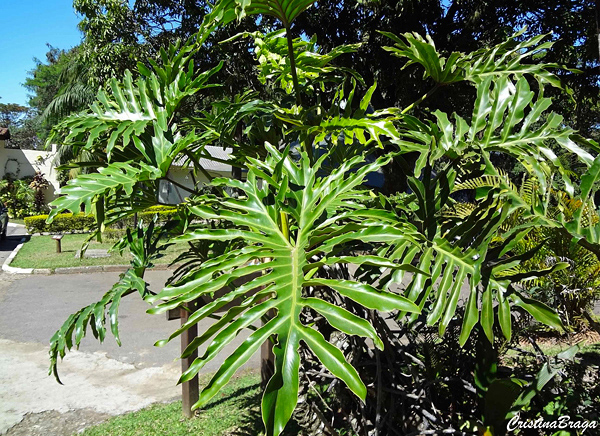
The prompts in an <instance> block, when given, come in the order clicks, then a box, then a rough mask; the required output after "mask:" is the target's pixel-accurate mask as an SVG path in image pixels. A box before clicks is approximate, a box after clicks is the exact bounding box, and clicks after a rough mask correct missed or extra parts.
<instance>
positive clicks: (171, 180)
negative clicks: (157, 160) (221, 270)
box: [165, 176, 196, 194]
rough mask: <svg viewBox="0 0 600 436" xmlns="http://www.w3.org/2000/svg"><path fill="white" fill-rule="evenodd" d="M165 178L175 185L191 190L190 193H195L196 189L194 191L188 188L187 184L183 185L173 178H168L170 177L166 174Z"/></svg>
mask: <svg viewBox="0 0 600 436" xmlns="http://www.w3.org/2000/svg"><path fill="white" fill-rule="evenodd" d="M165 180H166V181H168V182H171V183H172V184H174V185H175V186H177V187H178V188H181V189H183V190H184V191H187V192H189V193H190V194H193V193H194V192H196V191H194V190H192V189H190V188H188V187H187V186H184V185H182V184H181V183H178V182H176V181H175V180H173V179H170V178H168V177H166V176H165Z"/></svg>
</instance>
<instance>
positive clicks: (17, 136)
mask: <svg viewBox="0 0 600 436" xmlns="http://www.w3.org/2000/svg"><path fill="white" fill-rule="evenodd" d="M0 127H8V128H9V129H10V135H11V138H10V140H9V141H8V142H7V144H6V147H7V148H22V149H37V148H39V147H40V146H41V144H42V142H41V141H40V138H39V137H38V134H37V132H38V130H39V125H38V120H37V118H36V116H35V113H34V111H33V110H32V109H31V108H29V107H27V106H21V105H20V104H16V103H0Z"/></svg>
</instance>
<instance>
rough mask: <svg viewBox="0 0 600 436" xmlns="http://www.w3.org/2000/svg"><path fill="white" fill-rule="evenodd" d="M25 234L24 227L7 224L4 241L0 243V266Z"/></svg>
mask: <svg viewBox="0 0 600 436" xmlns="http://www.w3.org/2000/svg"><path fill="white" fill-rule="evenodd" d="M25 234H26V232H25V227H23V226H18V225H16V224H13V223H9V224H8V228H7V229H6V240H5V241H2V242H0V266H2V264H3V263H4V261H5V260H6V258H7V257H8V256H9V255H10V253H11V252H12V251H13V250H14V249H15V247H16V246H17V245H19V244H20V243H21V239H23V236H24V235H25Z"/></svg>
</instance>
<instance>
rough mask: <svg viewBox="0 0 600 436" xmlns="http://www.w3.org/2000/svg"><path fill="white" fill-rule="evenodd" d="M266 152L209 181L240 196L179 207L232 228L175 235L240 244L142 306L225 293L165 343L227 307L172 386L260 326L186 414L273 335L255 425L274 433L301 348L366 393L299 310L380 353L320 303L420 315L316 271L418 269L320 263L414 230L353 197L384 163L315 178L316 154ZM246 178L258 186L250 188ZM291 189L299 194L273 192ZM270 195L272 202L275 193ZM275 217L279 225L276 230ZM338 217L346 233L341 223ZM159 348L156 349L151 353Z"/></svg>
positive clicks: (352, 318)
mask: <svg viewBox="0 0 600 436" xmlns="http://www.w3.org/2000/svg"><path fill="white" fill-rule="evenodd" d="M267 149H268V151H269V157H268V159H267V160H265V161H260V160H256V159H253V160H252V164H251V165H250V168H249V170H248V177H247V181H246V182H241V181H237V180H230V179H218V180H215V181H214V182H213V183H214V184H215V185H218V186H226V187H230V188H235V189H237V190H238V192H240V193H241V195H239V196H238V197H236V198H233V197H228V196H224V197H220V198H217V197H214V196H208V195H207V196H201V197H197V198H194V199H191V200H190V207H189V209H190V211H191V212H192V213H194V214H195V215H197V216H198V217H199V218H201V219H203V220H211V221H221V220H223V221H226V222H229V223H230V224H231V225H232V226H233V227H230V228H221V229H213V228H199V229H190V231H189V232H188V233H187V234H186V235H184V236H183V237H182V238H181V239H184V240H187V241H190V240H194V239H197V240H201V239H204V240H214V241H224V240H238V241H241V243H242V244H243V248H240V250H238V251H235V252H230V253H227V254H225V255H222V256H219V257H216V258H214V259H209V260H207V261H206V262H204V263H203V264H201V265H200V266H198V267H197V268H195V269H194V270H192V271H191V272H189V273H188V274H186V275H185V276H184V277H183V278H181V279H180V280H179V281H177V282H175V283H173V284H172V285H170V286H169V287H167V288H165V289H164V290H163V291H162V292H161V293H159V294H158V295H157V296H155V297H153V298H152V300H154V301H157V302H158V305H157V306H156V307H154V308H153V309H151V310H150V311H151V312H152V313H157V312H161V311H166V310H168V309H170V308H173V307H177V306H178V305H180V304H183V303H185V302H190V301H193V300H195V299H197V298H199V297H202V296H209V295H210V294H212V293H214V292H216V291H218V290H220V289H228V292H226V294H225V295H224V296H222V297H218V298H214V299H213V300H212V301H211V302H210V303H209V304H208V305H206V306H204V307H202V308H201V309H199V310H198V311H197V312H195V313H193V314H192V315H191V316H190V319H189V320H188V322H187V323H186V324H185V325H183V326H182V327H181V329H179V330H177V331H176V332H175V333H174V334H173V335H171V337H170V338H169V340H171V339H173V338H175V337H176V336H178V335H179V334H181V332H182V331H183V330H185V329H187V328H189V327H191V326H192V325H194V324H195V323H197V322H198V321H199V320H200V319H203V318H205V317H207V316H210V315H212V314H214V313H215V312H216V311H217V310H219V309H220V308H221V307H223V305H224V304H227V303H230V302H234V306H233V307H231V308H230V309H229V310H228V311H227V312H226V313H225V314H224V315H222V316H220V319H219V321H217V322H215V324H213V326H212V327H210V328H209V329H208V330H207V331H206V332H203V333H201V334H200V336H199V337H198V338H196V340H194V341H193V343H192V344H191V345H190V346H189V347H188V349H186V350H185V355H189V354H191V352H192V351H194V350H195V349H197V348H198V347H199V346H200V345H201V344H203V343H205V342H207V343H208V347H207V349H206V351H205V352H204V354H203V355H201V356H200V357H198V358H197V359H196V360H195V361H194V362H193V364H192V365H191V366H190V368H189V369H188V370H187V371H186V372H185V373H184V374H183V375H182V379H181V380H182V381H185V380H189V379H191V378H192V377H194V376H195V375H196V374H197V373H198V371H199V370H200V369H201V368H202V367H203V366H204V365H205V364H206V363H207V362H209V361H210V360H212V359H213V358H215V357H216V356H217V355H218V354H219V353H220V352H221V351H222V350H223V348H224V347H225V346H226V345H227V344H229V343H230V342H231V341H232V340H233V339H234V338H235V337H236V336H237V335H238V333H239V332H240V331H241V330H242V329H245V328H247V327H251V326H254V325H256V323H257V322H258V321H260V320H261V319H263V320H264V319H267V320H268V321H267V322H266V323H264V324H263V325H262V326H260V327H258V328H256V329H255V330H254V331H253V333H252V334H250V336H249V337H248V339H246V341H244V342H243V343H242V345H241V346H239V347H238V348H237V349H236V350H235V351H234V352H233V353H232V354H231V355H230V356H229V357H228V358H227V359H226V360H225V362H224V363H223V365H221V367H220V369H219V370H218V371H217V373H216V374H215V376H214V377H213V379H212V380H211V381H210V383H209V384H208V386H207V387H206V388H205V389H204V390H203V392H202V393H201V395H200V400H199V401H198V403H197V404H196V405H195V406H194V407H201V406H202V405H204V404H206V403H207V402H208V401H209V400H210V399H211V398H212V397H213V396H214V395H216V393H217V392H218V391H219V389H220V388H221V387H223V386H224V385H225V384H226V383H227V382H228V381H229V379H230V378H231V376H232V375H233V374H234V373H235V371H236V370H237V369H238V368H239V367H240V366H241V365H243V364H244V363H245V362H246V361H247V360H248V359H249V358H250V356H251V355H252V354H253V353H254V352H256V351H257V350H258V349H259V348H260V346H261V344H262V343H263V342H265V341H267V340H269V338H271V337H273V338H275V345H274V347H273V351H274V353H275V373H274V375H273V378H272V379H271V380H270V382H269V383H268V385H267V388H266V391H265V394H264V397H263V420H264V423H265V426H266V429H267V434H269V435H278V434H280V433H281V431H283V428H284V427H285V424H286V423H287V421H288V420H289V419H290V417H291V415H292V412H293V411H294V409H295V406H296V403H297V401H298V368H299V360H300V356H299V354H298V349H299V347H300V346H301V343H304V344H305V345H306V346H307V347H308V348H309V349H310V350H312V352H313V353H314V354H315V355H316V356H317V358H318V359H319V360H320V361H321V363H322V364H323V365H324V366H325V367H326V368H327V369H328V370H329V371H330V372H331V373H332V374H333V375H334V376H336V377H338V378H340V379H341V380H342V381H343V382H344V383H345V384H346V386H348V388H349V389H350V390H351V391H352V392H354V394H356V395H357V396H359V397H360V398H361V399H363V400H364V399H365V397H366V387H365V385H364V384H363V382H362V381H361V379H360V377H359V375H358V373H357V371H356V369H355V368H354V367H353V366H352V365H351V364H350V363H349V362H348V361H347V360H346V358H345V356H344V354H343V353H342V351H341V350H339V349H338V348H337V347H336V346H335V345H333V344H331V343H329V342H328V341H327V340H326V339H325V338H324V337H323V336H322V334H321V333H319V332H318V331H317V330H315V329H313V328H312V327H311V326H309V325H304V324H303V323H302V321H301V318H300V314H301V313H302V312H303V311H308V310H314V311H315V312H317V313H318V314H320V315H322V316H323V317H324V318H325V319H326V320H327V321H328V322H329V323H330V325H331V326H332V327H333V328H335V329H337V330H339V331H341V332H343V333H346V334H349V335H359V336H363V337H365V338H369V339H371V340H372V341H373V343H374V344H375V345H376V346H377V347H379V348H383V342H382V340H381V339H380V338H379V337H378V336H377V333H376V331H375V329H374V328H373V326H372V325H371V324H370V323H369V322H368V321H367V320H365V319H363V318H361V317H359V316H357V315H356V314H354V313H351V312H349V311H348V310H346V309H343V308H341V307H338V306H336V305H335V304H332V303H331V302H330V301H335V298H340V297H341V298H349V299H351V300H354V301H355V302H356V303H358V304H359V305H362V306H363V307H365V308H368V309H372V310H380V311H397V310H402V311H406V312H420V308H419V307H418V306H417V305H416V304H415V303H413V302H412V301H410V300H409V299H407V298H406V297H404V296H401V295H398V294H395V293H393V292H390V291H387V290H382V289H377V288H376V287H374V286H372V285H369V284H366V283H361V282H358V281H355V280H334V279H324V278H320V277H319V271H320V270H321V268H323V267H324V266H326V265H328V264H336V263H348V264H350V263H355V264H358V265H360V264H371V265H377V266H378V267H380V268H383V269H389V270H408V271H419V270H418V269H416V268H414V267H412V266H411V265H401V264H397V263H394V262H391V261H387V260H386V259H384V258H380V257H377V256H357V257H356V258H355V257H354V256H339V257H336V256H330V254H331V253H332V251H333V250H334V248H335V246H336V245H339V244H341V243H346V244H347V243H351V242H352V241H360V242H364V241H365V240H368V241H370V242H375V243H377V242H379V243H385V242H386V241H387V240H388V239H389V235H390V234H394V235H396V236H397V237H398V238H402V237H403V235H405V237H406V238H410V237H411V234H412V233H414V231H415V229H414V228H413V229H411V228H410V226H408V227H404V228H395V227H393V226H391V225H381V216H380V215H379V214H373V213H370V212H369V211H368V210H366V208H365V206H363V205H361V204H359V203H357V202H355V201H353V199H354V198H355V196H356V190H355V188H357V187H358V186H359V185H360V184H361V183H362V182H363V180H364V178H365V177H366V175H367V174H368V173H369V172H371V171H375V170H377V169H378V168H380V167H381V166H382V165H384V164H385V163H386V162H387V161H388V159H389V158H387V157H384V158H380V159H379V160H377V161H375V162H373V163H367V162H365V160H364V158H362V157H357V158H354V159H351V160H348V161H345V162H343V163H342V164H341V165H340V166H339V167H338V168H336V169H335V170H334V171H333V172H331V173H330V174H328V175H322V174H323V172H322V171H321V169H320V166H321V164H322V162H323V161H324V160H325V159H326V156H323V157H322V158H321V159H320V160H319V161H318V162H317V163H316V164H314V165H312V166H311V165H310V162H309V158H308V157H307V156H306V154H302V155H301V157H300V160H298V161H294V160H292V159H291V158H290V157H289V156H288V155H287V154H286V153H285V152H284V153H280V152H279V151H277V150H276V149H275V148H274V147H271V146H269V145H268V146H267ZM257 175H259V176H260V177H261V179H262V180H261V183H260V184H259V181H258V177H257ZM292 185H293V186H297V187H299V188H298V189H283V188H285V187H286V186H292ZM272 192H277V193H278V195H277V196H276V197H275V196H273V195H272V194H271V193H272ZM282 210H284V211H285V217H286V220H287V221H286V222H287V224H289V227H286V226H282V225H281V222H282V221H281V216H282V215H281V211H282ZM338 210H339V211H338ZM349 210H350V211H354V213H349V212H348V211H349ZM340 220H343V221H345V222H346V223H347V225H344V226H341V227H340V225H338V222H339V221H340ZM288 229H289V230H288ZM422 273H423V274H425V273H424V272H422ZM240 278H245V283H244V284H241V285H240V284H239V283H238V285H235V283H234V281H236V280H238V279H240ZM226 287H227V288H226ZM314 287H319V288H320V289H322V290H323V292H325V293H326V294H328V295H330V296H331V298H332V300H330V301H326V299H321V298H315V297H308V296H307V295H306V290H307V289H308V288H314ZM257 292H258V294H256V293H257ZM235 301H237V302H238V303H235ZM211 337H212V340H210V338H211ZM165 342H166V341H161V342H160V345H163V344H164V343H165Z"/></svg>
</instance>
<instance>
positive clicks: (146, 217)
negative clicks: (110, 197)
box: [112, 206, 177, 229]
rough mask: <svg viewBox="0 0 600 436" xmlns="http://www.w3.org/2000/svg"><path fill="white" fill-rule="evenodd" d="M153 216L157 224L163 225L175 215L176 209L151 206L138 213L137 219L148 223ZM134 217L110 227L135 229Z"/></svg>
mask: <svg viewBox="0 0 600 436" xmlns="http://www.w3.org/2000/svg"><path fill="white" fill-rule="evenodd" d="M154 215H157V216H158V220H157V222H158V223H164V222H167V221H169V220H170V219H171V218H173V216H175V215H177V208H176V207H173V206H152V207H149V208H148V209H146V210H144V211H143V212H140V213H138V215H137V219H138V221H139V220H143V221H144V222H149V221H151V220H152V219H153V218H154ZM134 221H135V220H134V217H132V216H131V217H128V218H127V219H123V220H120V221H118V222H116V223H115V224H114V225H113V226H112V227H114V228H115V229H125V228H127V227H135V223H134Z"/></svg>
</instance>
